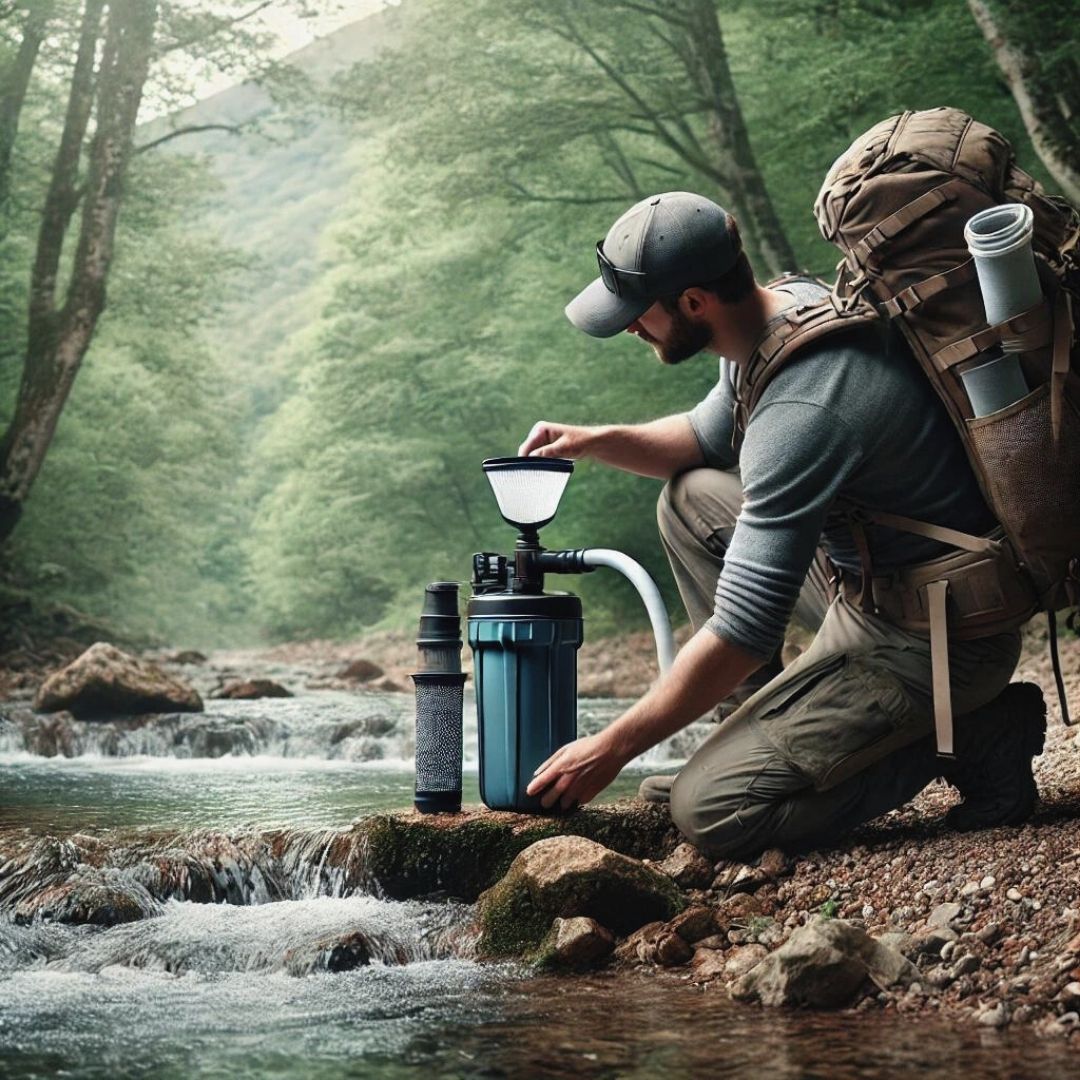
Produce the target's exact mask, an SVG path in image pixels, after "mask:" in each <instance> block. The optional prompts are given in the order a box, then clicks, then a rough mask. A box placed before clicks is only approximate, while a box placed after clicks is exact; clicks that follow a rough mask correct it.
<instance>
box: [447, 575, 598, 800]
mask: <svg viewBox="0 0 1080 1080" xmlns="http://www.w3.org/2000/svg"><path fill="white" fill-rule="evenodd" d="M468 631H469V645H470V646H471V647H472V650H473V680H474V683H475V686H476V711H477V721H478V731H479V742H480V747H479V750H480V798H481V799H483V801H484V804H485V805H486V806H488V807H489V808H490V809H492V810H519V811H526V812H532V813H536V812H542V811H543V808H542V807H541V805H540V800H539V798H537V797H530V796H528V795H526V794H525V788H526V787H527V786H528V784H529V782H530V781H531V780H532V777H533V772H534V770H535V769H536V767H537V766H538V765H539V764H540V763H541V762H542V761H544V760H546V759H547V758H549V757H550V756H551V755H552V754H553V753H555V751H556V750H558V748H559V747H560V746H564V745H565V744H566V743H568V742H572V741H573V740H574V739H576V738H577V650H578V649H579V648H580V647H581V641H582V620H581V600H580V599H579V598H578V597H577V596H575V595H574V594H573V593H533V594H530V593H514V592H510V591H507V592H495V593H485V594H482V595H476V596H473V598H472V599H471V600H470V601H469V609H468Z"/></svg>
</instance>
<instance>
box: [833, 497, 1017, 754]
mask: <svg viewBox="0 0 1080 1080" xmlns="http://www.w3.org/2000/svg"><path fill="white" fill-rule="evenodd" d="M854 515H857V516H858V518H859V520H858V521H856V522H854V523H853V524H852V531H853V533H855V538H856V547H857V549H858V550H859V552H860V557H861V558H862V562H863V571H862V573H860V574H851V573H850V572H848V573H845V572H840V573H838V574H837V583H838V586H839V589H838V591H839V593H840V596H841V598H842V600H843V602H844V603H847V604H850V605H851V606H852V607H855V608H858V609H859V610H861V611H863V612H864V613H866V614H871V615H876V616H878V617H879V618H881V619H884V620H885V621H886V622H888V623H891V624H892V625H894V626H897V627H899V628H900V629H901V630H907V631H909V632H911V633H915V634H925V635H927V636H928V637H929V638H930V666H931V678H932V684H933V702H934V729H935V733H936V737H937V750H938V754H939V755H941V756H942V757H953V756H954V753H955V751H954V745H953V717H952V700H951V695H950V691H949V644H948V643H949V641H950V640H953V641H965V640H966V641H970V640H972V639H974V638H981V637H991V636H992V635H994V634H1001V633H1006V632H1008V631H1010V630H1015V629H1017V628H1018V627H1019V626H1021V625H1022V624H1023V623H1025V622H1027V620H1028V619H1029V618H1031V616H1032V615H1033V614H1034V613H1035V611H1036V610H1038V602H1037V598H1036V595H1035V591H1034V589H1033V588H1032V586H1031V585H1030V584H1029V583H1028V582H1027V580H1026V578H1025V576H1024V574H1023V572H1022V571H1021V570H1020V569H1019V567H1018V565H1017V560H1016V558H1015V556H1014V555H1013V552H1012V548H1011V547H1010V546H1009V543H1008V541H1007V540H1006V539H1005V535H1004V533H1003V531H1002V530H1001V529H997V530H995V531H994V532H992V533H990V534H989V535H988V536H978V537H977V536H972V535H970V534H967V533H961V532H957V531H955V530H952V529H943V528H941V527H939V526H935V525H927V524H925V523H923V522H918V521H914V520H913V519H910V518H904V517H900V516H899V515H893V514H884V513H880V514H879V513H877V512H874V511H863V510H858V509H856V510H854V511H849V514H848V516H849V521H850V520H851V518H852V516H854ZM868 522H872V523H874V524H879V525H886V526H888V527H890V528H899V529H902V530H903V531H905V532H915V533H919V534H920V535H924V536H928V537H929V538H930V539H934V540H939V541H941V542H943V543H947V544H950V545H952V546H953V547H955V548H958V549H960V550H957V551H953V552H950V553H949V554H947V555H943V556H941V557H940V558H937V559H931V560H929V561H927V562H922V563H916V564H914V565H912V566H905V567H901V568H900V569H898V570H896V571H894V572H893V573H889V574H874V573H873V572H872V568H871V567H870V561H869V555H868V547H867V545H866V539H865V533H863V534H862V535H861V536H860V535H859V533H860V532H862V529H863V526H864V525H865V524H866V523H868ZM856 530H858V531H856Z"/></svg>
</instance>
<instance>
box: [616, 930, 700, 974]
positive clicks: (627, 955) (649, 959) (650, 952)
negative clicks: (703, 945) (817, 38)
mask: <svg viewBox="0 0 1080 1080" xmlns="http://www.w3.org/2000/svg"><path fill="white" fill-rule="evenodd" d="M693 954H694V950H693V948H692V947H691V946H690V945H689V944H688V943H687V942H686V941H685V940H684V939H683V938H681V937H679V935H678V934H676V933H675V932H674V931H673V930H672V929H671V926H670V924H668V923H663V922H652V923H647V924H646V925H645V926H642V927H640V928H639V929H638V930H636V931H635V932H634V933H633V934H631V935H630V936H629V937H628V938H627V939H626V941H624V942H623V944H622V945H620V946H619V947H618V949H617V950H616V952H615V957H616V959H617V960H621V961H624V962H629V963H635V962H637V963H641V964H660V965H661V966H662V967H678V966H679V965H680V964H685V963H686V961H687V960H689V959H690V958H691V956H693Z"/></svg>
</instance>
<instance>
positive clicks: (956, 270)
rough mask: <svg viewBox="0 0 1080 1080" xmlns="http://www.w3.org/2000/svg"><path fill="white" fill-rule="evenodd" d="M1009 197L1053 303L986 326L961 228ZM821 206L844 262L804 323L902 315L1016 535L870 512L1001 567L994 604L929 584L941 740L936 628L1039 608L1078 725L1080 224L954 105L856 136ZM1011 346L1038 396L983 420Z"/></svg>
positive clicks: (778, 338) (775, 349)
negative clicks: (1069, 657) (1066, 663)
mask: <svg viewBox="0 0 1080 1080" xmlns="http://www.w3.org/2000/svg"><path fill="white" fill-rule="evenodd" d="M1007 202H1019V203H1025V204H1027V205H1028V206H1030V207H1031V209H1032V211H1033V214H1034V220H1035V236H1034V240H1033V248H1034V251H1035V256H1036V265H1037V269H1038V272H1039V276H1040V280H1041V282H1042V285H1043V294H1044V295H1043V299H1042V301H1041V302H1040V303H1038V304H1036V305H1035V306H1034V307H1032V308H1031V309H1030V310H1028V311H1025V312H1022V313H1021V314H1020V315H1018V316H1016V317H1015V318H1013V319H1010V320H1009V321H1007V322H1005V323H1001V324H999V325H996V326H988V325H987V323H986V317H985V313H984V309H983V303H982V294H981V292H980V290H979V284H978V280H977V278H976V274H975V268H974V264H973V262H972V260H971V257H970V255H969V253H968V250H967V244H966V242H965V239H964V226H965V224H966V223H967V221H968V220H969V219H970V218H971V217H972V215H974V214H975V213H977V212H978V211H980V210H983V209H986V208H988V207H991V206H995V205H999V204H1001V203H1007ZM814 212H815V216H816V218H817V221H818V226H819V228H820V229H821V233H822V235H823V236H824V237H825V239H826V240H829V241H830V242H832V243H834V244H835V245H836V246H837V247H838V248H839V249H840V250H841V252H843V255H844V259H843V260H842V261H841V263H840V265H839V267H838V269H839V274H838V277H837V281H836V284H835V286H834V289H833V293H832V295H831V297H830V298H829V301H828V302H826V303H823V304H820V305H817V306H816V307H815V308H814V309H812V310H811V309H805V310H803V311H802V312H801V313H797V314H796V319H801V320H802V325H803V326H804V327H806V328H812V330H813V333H812V335H811V336H812V337H817V336H819V335H821V334H824V333H829V332H832V330H834V329H841V328H843V327H844V326H846V325H850V324H851V323H852V322H853V321H854V322H858V321H862V320H863V319H867V318H869V317H870V316H869V314H868V312H869V311H871V310H872V311H874V312H876V313H878V314H879V315H880V316H883V317H885V318H889V319H892V320H895V322H896V323H897V325H898V326H899V328H900V330H901V331H902V332H903V334H904V337H905V338H906V340H907V342H908V344H909V345H910V347H911V350H912V352H913V353H914V355H915V357H916V359H917V360H918V363H919V364H920V366H921V367H922V369H923V372H924V373H925V374H926V376H927V378H928V379H929V380H930V382H931V384H932V385H933V387H934V389H935V390H936V391H937V393H938V396H939V397H940V398H941V400H942V401H943V402H944V404H945V407H946V409H947V410H948V413H949V416H950V417H951V418H952V420H953V423H954V424H955V426H956V428H957V430H958V431H959V432H960V436H961V439H962V440H963V444H964V447H965V449H966V450H967V454H968V458H969V459H970V461H971V465H972V468H973V470H974V472H975V476H976V478H977V479H978V481H979V484H980V487H981V488H982V491H983V494H984V495H985V497H986V500H987V503H988V504H989V506H990V508H991V510H992V512H993V513H994V515H995V517H996V518H997V520H998V521H999V523H1000V525H1001V527H1002V529H1003V530H1004V535H1005V538H1007V542H1006V543H1004V544H1003V545H1001V546H999V547H997V548H995V549H994V551H993V552H992V553H991V552H990V549H989V547H988V546H987V545H988V541H987V538H978V537H967V536H964V535H962V534H957V533H955V532H954V531H952V530H945V529H941V528H938V527H936V526H934V525H933V524H929V523H922V522H913V521H910V520H909V519H903V518H898V517H897V516H895V515H889V514H878V513H873V512H865V513H863V514H862V515H861V519H862V522H864V523H865V522H874V523H876V524H881V525H891V526H892V527H894V528H904V529H908V530H909V531H912V532H917V533H921V534H922V535H926V536H930V537H932V538H934V539H939V540H943V541H945V542H946V543H950V544H952V545H953V546H955V547H957V548H960V549H963V550H965V551H967V552H970V553H972V557H973V558H974V559H975V560H976V561H978V557H979V556H978V551H979V550H980V549H981V550H982V551H983V552H984V554H993V555H994V557H995V559H996V562H997V564H998V571H999V578H1000V585H999V586H994V585H992V584H991V585H990V586H988V588H984V589H983V590H982V593H983V599H980V598H978V597H975V598H972V597H968V598H967V601H965V600H964V598H963V597H961V596H960V593H961V591H962V585H961V582H960V581H959V580H952V581H946V580H942V581H937V582H929V583H928V582H923V583H922V585H921V586H920V592H921V599H920V601H919V604H921V605H922V606H923V607H924V608H925V615H926V623H927V626H928V627H929V629H930V630H931V639H932V652H933V653H934V657H935V671H934V696H935V712H936V713H937V716H938V739H939V747H943V748H944V749H948V747H949V746H950V745H951V717H950V716H949V715H948V713H949V708H948V670H947V662H944V661H943V660H942V657H941V649H942V648H943V647H944V642H943V641H941V642H937V643H933V638H934V636H935V635H934V632H933V631H934V629H935V626H936V625H940V624H945V625H947V627H948V634H949V635H950V636H953V637H960V636H972V637H973V636H979V635H980V633H993V632H998V631H999V630H1000V629H1002V626H1003V625H1004V624H1006V623H1008V622H1011V623H1012V625H1014V626H1015V625H1018V624H1019V623H1021V622H1023V621H1025V620H1026V618H1027V617H1029V616H1030V615H1031V614H1032V613H1033V612H1034V611H1035V610H1037V609H1043V610H1045V611H1047V612H1049V613H1051V616H1050V619H1049V624H1050V634H1051V650H1052V655H1053V660H1054V671H1055V677H1056V678H1057V683H1058V691H1059V696H1060V697H1061V704H1062V713H1063V717H1064V718H1065V720H1066V722H1068V710H1067V707H1066V703H1065V695H1064V687H1063V684H1062V680H1061V675H1060V669H1059V663H1058V658H1057V649H1056V637H1055V634H1056V624H1055V621H1054V619H1053V615H1052V613H1053V612H1055V611H1058V610H1061V609H1062V608H1065V607H1070V606H1072V607H1075V606H1076V604H1077V601H1078V598H1080V344H1078V341H1077V334H1076V331H1075V328H1074V324H1073V319H1072V301H1073V298H1074V297H1075V296H1076V295H1077V294H1078V293H1080V247H1078V241H1080V216H1078V215H1077V212H1076V211H1075V210H1074V209H1073V208H1072V207H1071V206H1069V205H1068V204H1067V203H1066V202H1065V201H1064V200H1062V199H1059V198H1055V197H1052V196H1047V195H1045V194H1044V193H1043V191H1042V189H1041V188H1040V186H1039V185H1038V184H1037V183H1036V182H1035V181H1034V180H1033V179H1032V178H1031V177H1030V176H1029V175H1028V174H1027V173H1025V172H1024V171H1023V170H1022V169H1020V168H1019V167H1018V166H1017V164H1016V161H1015V157H1014V154H1013V150H1012V148H1011V147H1010V145H1009V143H1008V142H1007V141H1006V140H1005V139H1004V138H1003V137H1002V136H1001V135H1000V134H998V132H996V131H994V130H993V129H992V128H989V127H987V126H986V125H985V124H980V123H979V122H978V121H976V120H973V119H972V118H971V117H969V116H967V115H966V114H965V113H962V112H960V111H959V110H956V109H949V108H939V109H929V110H925V111H922V112H906V113H903V114H901V115H899V116H893V117H890V118H889V119H888V120H884V121H882V122H881V123H880V124H877V125H876V126H875V127H873V128H871V129H870V130H869V131H867V132H866V133H865V134H864V135H861V136H860V137H859V138H857V139H856V140H855V142H854V143H852V145H851V147H850V148H849V149H848V150H847V151H846V152H845V153H843V154H842V155H841V156H840V157H839V158H838V159H837V161H836V163H835V164H834V165H833V167H832V168H831V169H830V170H829V173H828V175H827V176H826V178H825V182H824V184H823V185H822V188H821V191H820V193H819V195H818V198H817V201H816V203H815V206H814ZM798 330H799V327H798V326H788V325H785V326H784V327H782V328H781V329H780V330H779V331H773V333H772V334H771V335H770V337H771V338H772V339H773V340H771V341H769V340H768V339H767V340H766V341H765V342H763V343H762V346H766V347H765V348H761V347H759V350H758V351H757V353H756V354H755V356H754V358H753V360H752V361H751V363H750V364H749V365H748V371H747V374H746V375H745V377H744V387H743V391H742V393H741V394H740V402H741V405H742V413H743V416H742V418H743V420H745V418H746V416H747V415H748V414H749V411H750V410H751V409H752V408H753V406H754V404H756V401H757V399H758V398H760V395H761V392H762V391H763V389H764V387H765V385H767V383H768V382H769V380H770V379H771V377H772V375H773V374H775V372H776V371H777V370H779V368H780V366H781V365H782V364H783V363H784V362H786V360H787V359H789V358H790V357H791V356H792V355H794V353H795V351H796V349H797V348H798V347H799V344H800V343H798V338H799V337H800V334H799V333H798ZM804 335H805V331H804ZM1003 339H1010V348H1013V349H1015V348H1016V347H1017V346H1019V348H1020V349H1021V350H1022V353H1021V366H1022V369H1023V372H1024V375H1025V378H1026V381H1027V385H1028V386H1029V387H1033V388H1034V389H1032V390H1031V392H1030V393H1029V394H1028V395H1027V396H1026V397H1024V398H1022V399H1021V400H1020V401H1017V402H1016V403H1014V404H1013V405H1011V406H1009V407H1008V408H1005V409H1002V410H1000V411H998V412H995V413H991V414H990V415H989V416H983V417H979V418H977V419H976V418H975V417H974V410H973V409H972V407H971V403H970V401H969V399H968V396H967V392H966V391H965V389H964V384H963V381H962V380H961V378H960V375H961V373H962V372H964V371H965V370H967V369H968V368H970V367H972V366H974V364H976V363H978V362H979V359H980V354H985V352H986V351H987V350H988V349H991V348H992V347H994V346H996V345H998V344H999V343H1001V342H1002V340H1003ZM803 340H810V337H805V336H804V338H803ZM770 354H771V355H770ZM855 528H856V530H857V529H858V528H859V522H858V515H856V520H855ZM858 541H859V536H858V534H856V542H857V543H858ZM863 547H865V544H863ZM1003 567H1004V568H1005V571H1006V572H1004V573H1001V571H1002V568H1003ZM871 574H872V570H871V568H870V567H869V565H868V563H866V562H864V566H863V575H862V576H863V581H862V585H861V590H860V596H861V598H862V599H863V600H864V601H865V602H866V603H870V604H873V603H874V600H873V598H872V597H871V596H870V593H871V591H872V590H870V588H869V583H870V578H871ZM958 586H959V587H958ZM999 587H1000V590H1001V591H1002V592H1005V593H1009V594H1010V595H1009V596H1007V597H1005V598H1004V599H1003V600H1002V601H1001V603H1000V604H999V606H998V615H999V616H1001V617H999V618H990V619H983V620H981V621H980V618H979V617H978V616H979V612H978V611H977V610H974V609H977V608H978V607H980V606H983V607H985V596H986V595H987V594H988V592H993V591H994V589H995V588H999ZM1018 590H1019V591H1018ZM1024 592H1026V594H1027V600H1026V601H1025V600H1024V599H1023V593H1024ZM995 602H996V601H995ZM917 606H918V605H917ZM961 607H966V608H968V609H972V610H969V611H966V612H965V611H961V610H960V608H961ZM972 615H974V616H975V618H974V619H973V618H971V616H972ZM896 621H901V620H896ZM917 622H918V620H915V622H913V623H912V622H911V620H909V623H911V624H912V625H916V624H917ZM946 728H947V729H948V730H946Z"/></svg>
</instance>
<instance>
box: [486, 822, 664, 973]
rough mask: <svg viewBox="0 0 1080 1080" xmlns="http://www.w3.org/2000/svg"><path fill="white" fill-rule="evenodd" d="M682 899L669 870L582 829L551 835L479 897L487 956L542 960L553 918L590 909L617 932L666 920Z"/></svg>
mask: <svg viewBox="0 0 1080 1080" xmlns="http://www.w3.org/2000/svg"><path fill="white" fill-rule="evenodd" d="M684 906H685V900H684V899H683V896H682V893H680V892H679V890H678V888H676V886H675V885H674V884H673V883H672V882H671V880H670V879H669V878H667V877H666V876H665V875H663V874H661V873H659V872H658V871H656V870H653V869H652V868H651V867H648V866H645V865H644V864H643V863H641V862H638V861H637V860H636V859H633V858H630V857H628V856H626V855H622V854H620V853H618V852H615V851H612V850H610V849H608V848H606V847H604V846H603V845H602V844H598V843H596V842H594V841H592V840H588V839H586V838H585V837H581V836H561V837H549V838H547V839H545V840H541V841H538V842H537V843H535V844H532V845H530V846H529V847H528V848H526V849H525V850H524V851H523V852H521V854H520V855H518V856H517V858H515V859H514V861H513V863H512V864H511V865H510V869H509V870H508V871H507V873H506V876H505V877H503V879H502V880H501V881H499V882H498V884H496V885H494V886H493V887H492V888H490V889H488V890H487V891H486V892H485V893H483V895H482V896H481V897H480V900H479V904H478V909H477V914H478V919H479V924H480V929H481V939H480V952H481V953H482V955H484V956H488V957H498V956H524V957H532V958H533V959H536V960H541V959H542V957H541V955H540V954H541V953H542V952H543V949H544V945H543V942H544V939H545V937H546V936H547V934H548V930H549V929H550V927H551V924H552V921H553V920H554V919H556V918H571V917H574V916H578V915H585V916H588V917H589V918H592V919H595V920H596V921H597V922H599V923H600V924H601V925H602V926H604V927H607V928H608V929H610V930H612V931H614V932H615V933H617V934H629V933H632V932H633V931H634V930H636V929H637V928H638V927H639V926H644V925H645V924H646V923H649V922H655V921H666V920H667V919H670V918H672V917H673V916H674V915H677V914H678V913H679V912H680V911H681V910H682V909H683V907H684Z"/></svg>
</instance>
